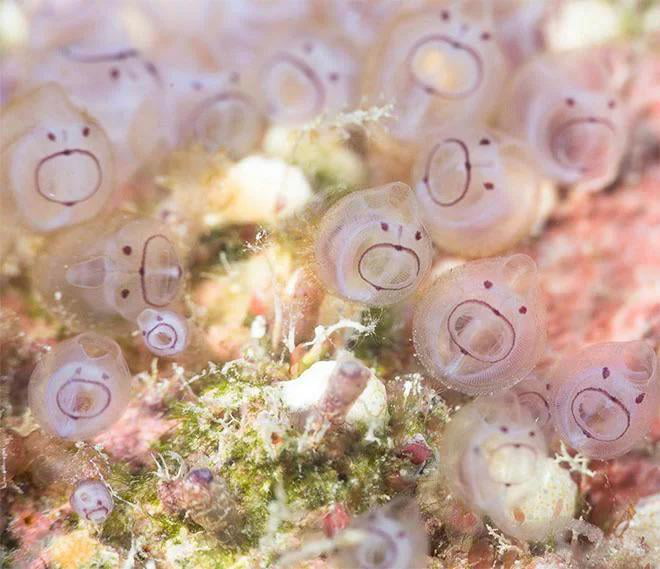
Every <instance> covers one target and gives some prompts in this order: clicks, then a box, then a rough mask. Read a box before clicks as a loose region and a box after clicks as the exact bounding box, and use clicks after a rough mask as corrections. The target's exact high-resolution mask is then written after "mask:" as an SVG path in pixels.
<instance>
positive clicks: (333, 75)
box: [328, 72, 339, 81]
mask: <svg viewBox="0 0 660 569" xmlns="http://www.w3.org/2000/svg"><path fill="white" fill-rule="evenodd" d="M328 79H330V81H337V79H339V73H335V72H333V73H330V74H329V75H328Z"/></svg>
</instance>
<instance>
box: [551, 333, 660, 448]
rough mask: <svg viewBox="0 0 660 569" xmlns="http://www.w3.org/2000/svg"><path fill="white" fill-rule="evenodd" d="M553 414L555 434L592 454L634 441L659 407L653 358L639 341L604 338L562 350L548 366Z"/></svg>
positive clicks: (658, 383)
mask: <svg viewBox="0 0 660 569" xmlns="http://www.w3.org/2000/svg"><path fill="white" fill-rule="evenodd" d="M553 379H554V381H553V389H552V415H553V419H554V423H555V427H556V428H557V431H558V432H559V435H560V437H561V438H562V439H563V440H564V441H566V443H568V444H569V445H570V446H572V447H573V448H575V449H577V450H579V451H580V452H581V453H582V454H584V455H586V456H588V457H590V458H597V459H602V460H606V459H610V458H615V457H617V456H620V455H622V454H624V453H625V452H627V451H628V450H630V449H631V448H632V447H633V446H634V445H635V444H636V443H637V442H639V441H640V440H641V439H642V438H643V437H644V436H645V435H646V433H647V432H648V431H649V429H650V428H651V423H652V421H653V419H654V418H655V416H656V415H657V413H658V403H659V401H660V379H659V378H658V358H657V356H656V355H655V353H654V352H653V350H652V349H651V348H650V347H649V346H648V345H647V344H646V343H644V342H642V341H633V342H605V343H602V344H595V345H592V346H589V347H587V348H585V349H583V350H582V351H580V352H578V353H576V354H573V355H569V356H566V357H565V358H564V359H563V360H562V361H561V362H560V363H559V364H558V366H557V368H556V369H555V370H554V371H553Z"/></svg>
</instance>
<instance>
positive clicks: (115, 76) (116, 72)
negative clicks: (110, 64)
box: [110, 68, 119, 79]
mask: <svg viewBox="0 0 660 569" xmlns="http://www.w3.org/2000/svg"><path fill="white" fill-rule="evenodd" d="M110 77H112V78H113V79H118V78H119V69H115V68H113V69H111V70H110Z"/></svg>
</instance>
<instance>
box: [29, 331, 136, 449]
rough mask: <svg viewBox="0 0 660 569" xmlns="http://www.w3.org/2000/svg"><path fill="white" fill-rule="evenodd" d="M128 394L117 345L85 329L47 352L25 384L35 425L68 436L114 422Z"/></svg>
mask: <svg viewBox="0 0 660 569" xmlns="http://www.w3.org/2000/svg"><path fill="white" fill-rule="evenodd" d="M129 396H130V374H129V371H128V367H127V366H126V362H125V361H124V358H123V356H122V354H121V350H120V348H119V346H118V345H117V344H116V343H115V342H114V341H113V340H111V339H110V338H106V337H104V336H100V335H98V334H95V333H89V332H88V333H85V334H80V335H79V336H76V337H75V338H72V339H70V340H65V341H64V342H61V343H60V344H58V345H57V346H56V347H55V348H54V349H53V350H51V352H49V353H48V354H47V355H46V356H45V357H44V358H43V360H42V361H40V362H39V364H38V365H37V367H36V368H35V370H34V372H33V374H32V377H31V378H30V384H29V387H28V401H29V404H30V409H31V410H32V413H33V415H34V417H35V419H36V420H37V421H38V422H39V424H40V425H41V426H42V427H43V428H44V429H45V430H46V431H47V432H49V433H51V434H54V435H57V436H59V437H63V438H67V439H73V440H82V439H86V438H89V437H92V436H95V435H96V434H98V433H100V432H101V431H103V430H105V429H106V428H107V427H108V426H110V425H111V424H112V423H114V422H115V421H116V420H117V419H119V417H120V416H121V415H122V413H123V412H124V410H125V409H126V406H127V405H128V399H129Z"/></svg>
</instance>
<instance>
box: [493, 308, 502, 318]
mask: <svg viewBox="0 0 660 569" xmlns="http://www.w3.org/2000/svg"><path fill="white" fill-rule="evenodd" d="M493 314H494V315H495V316H501V315H502V313H501V312H500V311H499V310H497V309H496V308H493Z"/></svg>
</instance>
